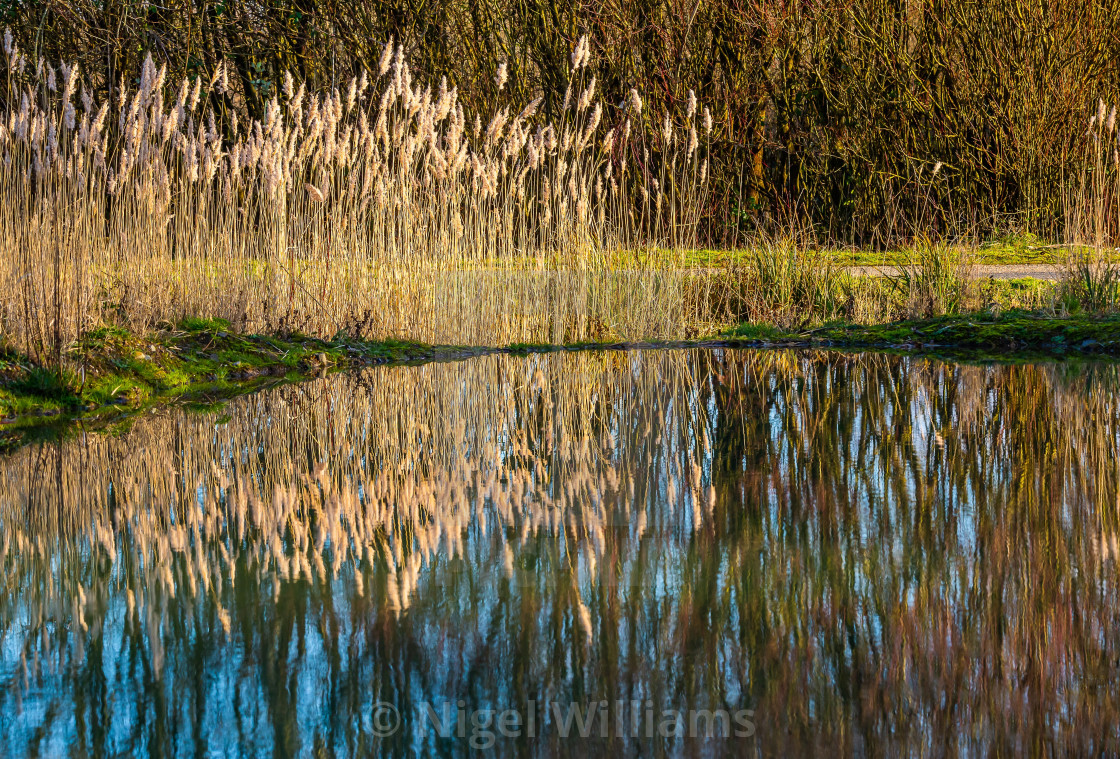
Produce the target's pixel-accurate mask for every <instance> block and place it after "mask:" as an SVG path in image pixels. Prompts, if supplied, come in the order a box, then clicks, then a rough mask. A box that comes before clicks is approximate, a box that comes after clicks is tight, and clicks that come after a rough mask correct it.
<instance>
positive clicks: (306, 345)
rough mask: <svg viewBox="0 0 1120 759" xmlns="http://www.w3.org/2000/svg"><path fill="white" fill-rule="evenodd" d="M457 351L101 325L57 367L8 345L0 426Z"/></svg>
mask: <svg viewBox="0 0 1120 759" xmlns="http://www.w3.org/2000/svg"><path fill="white" fill-rule="evenodd" d="M456 352H458V353H460V354H465V353H467V352H469V351H468V349H455V348H438V349H437V348H433V347H431V346H427V345H422V344H419V343H403V342H396V341H379V342H369V341H363V340H354V339H350V338H349V337H345V336H339V337H336V338H334V339H332V340H320V339H317V338H313V337H307V336H304V335H289V336H285V337H278V336H266V335H252V334H237V333H235V332H233V331H232V330H231V329H230V326H229V323H228V322H225V321H223V320H220V319H210V320H206V319H185V320H183V321H182V322H180V323H179V324H178V325H176V326H175V327H174V328H172V329H164V330H157V331H152V332H148V333H145V334H143V335H136V334H133V333H131V332H129V331H128V330H126V329H123V328H120V327H101V328H98V329H95V330H93V331H91V332H89V333H87V334H86V335H84V336H83V337H82V339H81V340H80V341H78V343H77V344H76V345H74V346H73V347H72V348H71V349H70V350H69V356H68V364H69V365H70V366H77V367H80V368H79V369H67V370H64V371H62V372H58V371H56V370H54V369H52V368H47V367H44V366H42V365H40V364H38V363H36V362H35V361H33V360H31V359H30V358H28V357H27V356H24V355H20V354H18V353H14V352H11V351H8V352H4V353H2V354H0V426H3V427H7V428H9V429H10V428H13V427H26V426H37V425H41V424H44V423H52V422H54V421H56V420H58V419H59V418H60V417H61V418H65V419H67V420H71V419H78V418H96V417H102V416H109V417H113V416H118V415H119V414H120V412H121V411H125V412H129V413H131V412H134V411H136V410H139V409H143V408H146V407H150V406H153V405H160V404H167V403H180V404H182V403H187V404H201V405H209V404H213V403H215V402H220V401H223V400H226V399H228V398H230V397H233V396H235V395H240V394H243V393H245V392H251V391H253V390H256V389H259V388H260V387H262V386H265V385H269V384H275V383H278V382H292V381H298V380H301V379H306V378H309V377H312V376H316V375H318V374H322V373H324V372H328V371H334V370H339V369H347V368H354V367H358V366H369V365H373V364H378V363H385V362H389V361H410V360H426V359H432V358H435V357H437V356H440V355H445V356H446V355H452V354H455V353H456Z"/></svg>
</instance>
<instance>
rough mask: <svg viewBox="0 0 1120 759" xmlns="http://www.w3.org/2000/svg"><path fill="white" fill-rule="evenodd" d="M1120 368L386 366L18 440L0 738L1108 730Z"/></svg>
mask: <svg viewBox="0 0 1120 759" xmlns="http://www.w3.org/2000/svg"><path fill="white" fill-rule="evenodd" d="M1118 390H1120V369H1118V365H1116V364H1109V363H1100V364H1096V363H1061V362H1054V363H1047V364H1025V365H989V366H986V365H958V364H953V363H946V362H941V361H938V360H934V359H924V358H908V357H901V356H891V355H883V354H872V353H865V354H843V353H835V352H824V351H745V350H744V351H735V350H720V349H714V350H713V349H709V350H674V351H634V352H622V351H604V352H582V353H556V354H542V355H532V356H527V357H513V356H505V355H492V356H484V357H478V358H472V359H469V360H465V361H461V362H448V363H431V364H426V365H420V366H394V367H377V368H373V369H369V370H366V371H363V372H360V373H352V374H341V375H333V376H329V377H325V378H322V379H319V380H315V381H311V382H307V383H304V384H299V385H287V386H282V387H278V388H274V389H271V390H267V391H264V392H261V393H258V394H256V395H252V396H248V397H244V398H241V399H238V400H235V401H233V402H231V403H229V404H228V405H226V406H225V407H223V408H222V409H220V410H218V411H209V412H198V411H186V410H177V409H176V410H168V411H163V412H158V413H154V414H149V415H147V416H144V417H142V418H138V419H136V420H134V421H132V422H131V423H130V424H129V425H128V426H127V427H122V428H120V429H115V430H101V431H89V432H87V431H81V430H78V431H75V432H74V433H73V434H71V435H70V436H68V437H66V438H64V439H61V440H51V441H49V442H43V443H38V444H35V445H29V446H25V447H23V448H20V449H18V450H16V451H12V452H9V453H8V454H6V455H5V456H3V457H2V458H0V499H2V500H0V566H2V568H3V572H2V574H0V745H2V746H4V747H5V749H4V751H6V752H7V754H6V755H11V756H36V755H37V756H56V755H75V756H78V755H81V756H85V755H93V756H109V755H118V754H121V755H153V756H168V755H183V756H186V755H192V756H201V755H206V756H236V755H253V756H257V755H273V756H355V755H363V756H364V755H375V754H376V755H382V756H397V755H400V756H406V755H417V754H419V755H431V754H436V753H440V754H450V755H466V754H468V753H471V752H472V750H473V749H476V748H478V749H490V750H491V751H492V752H495V753H497V754H501V755H508V754H517V755H541V756H551V755H572V756H597V755H611V756H651V755H667V756H678V755H681V756H707V755H713V756H714V755H727V754H736V755H745V754H751V755H757V754H763V755H770V754H802V753H817V752H821V751H829V752H841V751H842V752H843V753H854V754H880V753H884V752H902V751H905V752H910V753H919V752H922V753H934V754H957V753H988V752H995V753H1020V752H1028V751H1030V752H1035V753H1039V752H1074V753H1090V752H1091V753H1094V754H1100V753H1110V752H1116V751H1118V750H1120V720H1118V719H1117V716H1118V715H1120V689H1118V688H1117V687H1116V683H1117V682H1120V581H1118V577H1120V575H1118V563H1120V542H1118V535H1120V486H1118V483H1120V464H1118V462H1117V455H1116V451H1117V450H1118V448H1120V393H1118Z"/></svg>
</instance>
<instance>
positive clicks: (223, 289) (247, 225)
mask: <svg viewBox="0 0 1120 759" xmlns="http://www.w3.org/2000/svg"><path fill="white" fill-rule="evenodd" d="M4 47H5V62H6V71H5V77H6V82H7V89H6V96H5V97H4V98H3V102H2V104H0V153H2V158H3V160H2V162H0V198H2V202H0V206H2V208H0V246H2V249H3V251H4V255H3V257H2V259H0V292H2V293H3V294H2V295H0V332H2V334H3V335H4V336H5V338H6V340H7V341H8V342H9V343H10V345H11V346H12V347H14V348H16V349H18V350H21V351H25V352H27V353H29V354H31V355H33V356H34V357H36V358H39V359H53V360H54V361H55V362H56V363H62V361H63V358H64V353H65V348H66V347H67V346H68V345H69V344H71V343H72V342H73V341H74V340H75V339H76V338H77V337H78V336H79V335H80V334H82V333H83V332H84V331H86V330H88V329H90V328H92V327H94V326H96V325H99V324H101V323H104V322H113V323H119V324H122V325H125V326H128V327H131V328H134V329H138V330H145V329H150V328H152V327H156V326H159V325H165V324H174V323H175V322H176V321H177V320H178V319H180V318H182V317H185V316H199V317H220V318H224V319H228V320H229V321H230V322H231V324H233V325H234V327H235V328H237V329H239V330H249V331H259V332H273V331H281V332H283V331H287V332H295V331H301V332H305V333H310V334H315V335H321V336H332V335H334V334H336V333H338V332H339V331H346V332H348V333H350V334H352V335H354V336H361V337H366V338H382V337H393V338H401V339H411V340H420V341H426V342H439V343H457V344H477V343H486V344H503V343H511V342H573V341H580V340H588V339H599V338H603V337H626V338H639V337H645V338H655V337H672V336H677V335H680V334H681V332H682V331H684V330H687V329H694V328H695V327H696V325H697V324H698V323H707V322H710V321H711V319H710V318H708V317H707V316H706V315H705V314H703V313H701V312H700V311H698V307H699V304H700V301H699V300H698V299H697V298H695V297H688V296H686V294H685V293H686V291H690V292H691V291H694V290H695V289H696V283H695V280H697V279H703V278H704V277H705V276H706V275H705V274H704V273H702V272H700V273H697V272H692V273H688V272H683V271H681V270H680V268H679V267H678V266H677V265H676V263H677V259H678V257H679V256H678V254H677V252H679V251H683V250H684V249H686V248H694V247H695V240H696V231H697V224H698V217H699V213H700V210H701V207H702V205H703V203H704V197H705V187H706V186H707V174H708V163H707V158H706V150H707V148H706V145H707V142H708V139H709V135H710V134H711V130H712V119H711V115H710V114H709V112H708V111H707V109H706V108H701V106H700V105H699V104H698V103H697V101H696V98H695V96H694V95H693V96H691V97H690V98H689V100H688V102H687V103H686V104H685V105H684V106H682V112H681V113H679V114H669V113H663V114H652V113H648V112H646V111H645V109H644V108H643V102H642V98H641V96H640V95H639V93H638V92H637V91H632V92H631V93H630V97H629V99H628V100H627V102H626V103H625V104H623V105H622V106H621V107H618V108H615V107H612V108H610V109H609V111H610V114H612V115H610V116H608V115H607V109H604V106H603V104H602V103H601V102H599V100H598V99H597V97H598V93H597V85H596V80H595V78H594V77H593V76H591V75H589V74H587V63H588V58H589V47H588V43H587V40H586V38H585V39H583V40H582V41H581V42H580V44H579V45H578V46H577V47H576V50H575V51H574V53H573V55H572V58H571V71H570V77H569V78H570V82H571V84H570V86H569V88H568V91H567V93H566V94H565V96H564V100H563V104H562V108H561V109H560V110H559V113H558V114H557V115H556V116H555V118H554V119H552V120H546V119H544V118H543V117H542V116H541V115H540V114H538V113H537V109H538V106H539V104H540V103H541V98H540V97H538V98H536V99H535V100H532V101H531V102H528V103H513V102H503V101H501V100H499V101H497V102H495V103H494V105H493V109H492V111H491V112H490V113H487V114H469V113H467V112H466V111H465V110H464V108H463V107H462V105H461V104H460V103H459V101H458V96H457V91H456V90H455V88H454V87H449V86H448V84H447V81H446V78H445V79H443V80H442V81H440V82H439V83H438V84H436V83H424V82H419V81H414V80H413V77H412V74H411V72H410V69H409V66H408V63H407V61H406V60H405V58H404V50H403V48H402V47H401V46H399V45H397V46H394V45H393V44H391V43H390V44H386V45H385V46H384V49H383V52H382V55H381V58H380V64H379V67H378V70H377V73H376V75H375V76H368V75H365V74H363V75H362V76H361V77H360V78H354V79H351V80H350V81H349V83H348V84H346V85H345V86H342V87H341V88H336V89H334V90H332V91H329V92H321V93H313V92H309V91H308V90H307V88H306V87H305V85H303V84H300V83H297V82H295V81H293V79H292V77H291V76H290V75H285V77H284V82H283V87H282V92H280V93H278V94H277V95H276V96H275V97H273V98H272V99H271V100H270V101H269V103H268V107H267V111H266V114H265V116H264V118H263V119H261V120H252V121H248V122H239V120H238V118H237V116H236V115H233V116H231V117H229V118H226V115H225V114H224V113H223V112H221V111H219V110H216V109H215V108H214V107H212V106H211V102H212V100H213V99H212V98H210V97H205V98H204V97H202V93H203V91H204V90H205V92H206V93H207V94H208V95H209V94H210V93H212V92H217V93H222V92H226V91H228V90H229V87H230V85H229V81H228V76H229V74H228V72H227V71H226V70H225V69H224V68H221V67H219V68H218V69H217V70H216V71H215V73H214V74H213V76H212V77H211V78H210V79H209V81H208V82H206V81H203V80H202V79H201V78H195V79H193V81H192V80H184V81H182V82H181V83H179V84H178V85H177V86H173V84H172V83H170V82H167V81H166V69H165V68H157V67H156V66H155V65H154V64H153V63H152V61H151V59H150V58H149V59H148V60H147V61H146V62H145V64H144V66H143V69H142V71H141V72H140V77H139V84H138V87H137V88H136V89H135V91H130V89H129V86H128V83H127V81H124V80H122V82H121V86H120V87H119V88H118V90H117V92H118V93H119V96H118V97H117V99H116V100H114V101H113V102H97V101H96V100H95V99H94V97H93V96H92V95H91V94H89V91H88V90H87V88H86V85H85V84H83V82H82V76H81V72H80V71H79V70H78V67H77V66H75V65H66V64H61V65H59V66H58V68H57V69H56V68H54V67H52V66H51V64H49V63H47V62H44V61H42V60H39V61H31V60H29V59H28V57H27V55H26V54H25V53H24V52H22V51H21V50H20V49H19V48H18V46H17V45H16V44H15V43H13V42H12V39H11V35H7V37H6V38H5V45H4ZM495 77H496V80H497V81H498V82H499V84H501V83H502V82H504V80H505V78H506V68H505V66H504V65H502V66H500V67H499V68H498V70H497V72H496V74H495ZM499 89H500V88H499ZM608 120H609V122H610V123H608ZM654 248H656V249H658V250H659V251H660V253H659V255H657V256H645V255H643V254H642V251H644V250H646V249H654ZM666 251H668V252H667V253H666ZM620 252H621V253H620ZM620 261H621V262H623V263H621V264H620V263H619V262H620Z"/></svg>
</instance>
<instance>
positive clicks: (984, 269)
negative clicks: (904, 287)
mask: <svg viewBox="0 0 1120 759" xmlns="http://www.w3.org/2000/svg"><path fill="white" fill-rule="evenodd" d="M845 269H846V271H848V272H849V273H851V274H855V275H856V276H860V277H875V276H878V277H894V276H898V274H899V268H898V267H897V266H847V267H845ZM972 271H973V275H974V276H975V277H976V278H977V279H987V278H989V277H991V278H992V279H1022V278H1024V277H1033V278H1035V279H1045V280H1049V281H1051V282H1056V281H1057V280H1059V279H1061V278H1062V270H1061V267H1059V266H1055V265H1054V264H1003V265H993V264H978V265H977V266H975V267H973V270H972Z"/></svg>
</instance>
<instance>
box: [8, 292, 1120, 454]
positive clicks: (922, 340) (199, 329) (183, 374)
mask: <svg viewBox="0 0 1120 759" xmlns="http://www.w3.org/2000/svg"><path fill="white" fill-rule="evenodd" d="M702 346H730V347H735V346H739V347H809V346H812V347H836V348H845V349H863V350H886V351H892V352H907V353H926V354H928V353H936V354H943V355H948V356H958V357H969V358H1001V357H1002V358H1009V357H1010V358H1022V359H1030V358H1035V357H1040V356H1045V357H1066V356H1075V355H1080V356H1101V355H1109V356H1120V314H1106V315H1089V314H1078V315H1067V316H1056V315H1054V314H1051V313H1046V312H1042V311H1025V310H1010V311H1003V312H1000V313H998V314H993V313H991V312H974V313H965V314H956V315H949V316H937V317H931V318H923V319H908V320H903V321H893V322H886V323H879V324H855V323H851V322H843V321H834V322H830V323H828V324H825V325H822V326H818V327H814V328H809V329H796V328H788V327H786V328H783V327H778V326H774V325H773V324H768V323H749V322H748V323H743V324H740V325H738V326H737V327H734V328H731V329H728V330H725V331H724V332H722V333H719V334H716V335H713V336H709V337H705V338H701V339H694V340H681V341H649V342H628V341H621V342H619V341H614V342H579V343H569V344H549V343H540V344H528V343H518V344H512V345H507V346H500V347H497V346H496V347H493V348H478V347H460V346H431V345H424V344H421V343H406V342H399V341H378V342H371V341H366V340H360V339H354V338H350V337H348V336H343V335H340V336H337V337H335V338H334V339H331V340H321V339H317V338H313V337H308V336H304V335H289V336H283V337H280V336H266V335H254V334H238V333H236V332H234V331H233V330H231V328H230V326H229V324H228V323H227V322H224V321H222V320H203V319H186V320H183V321H182V322H180V323H179V324H178V325H176V326H175V327H174V328H173V329H164V330H157V331H153V332H149V333H145V334H143V335H136V334H133V333H130V332H128V331H127V330H125V329H122V328H119V327H103V328H99V329H96V330H93V331H92V332H90V333H88V334H86V335H85V336H84V337H83V338H82V339H81V340H80V341H79V342H78V343H77V344H76V345H75V346H74V347H73V348H71V350H70V355H69V362H70V364H71V365H72V366H80V367H81V368H80V369H78V370H66V371H63V372H61V373H59V372H57V371H55V370H53V369H50V368H46V367H44V366H41V365H39V364H37V363H35V362H34V361H32V360H31V359H29V358H27V357H26V356H21V355H18V354H16V353H13V352H6V353H3V354H0V428H2V429H4V430H5V431H6V432H5V441H6V442H7V443H8V444H16V441H17V440H19V439H22V437H23V433H24V432H25V431H27V430H29V429H35V428H44V427H50V426H59V425H61V426H64V427H68V426H70V425H71V424H72V423H73V422H75V421H78V420H81V421H83V422H85V423H90V424H111V423H113V422H114V421H116V420H120V419H123V418H128V417H131V416H133V415H135V414H136V413H137V412H140V411H143V410H145V409H149V408H152V407H156V406H163V405H172V404H174V405H181V406H183V405H185V406H194V407H203V408H205V407H211V406H214V405H217V404H221V403H223V402H225V401H227V400H229V399H230V398H233V397H235V396H238V395H242V394H245V393H249V392H253V391H256V390H259V389H261V388H263V387H267V386H270V385H275V384H278V383H284V382H297V381H300V380H304V379H308V378H311V377H314V376H319V375H321V374H323V373H326V372H330V371H339V370H345V369H355V368H361V367H366V366H372V365H376V364H384V363H396V362H423V361H430V360H438V359H455V358H463V357H467V356H472V355H477V354H480V353H485V352H493V351H500V352H506V353H512V354H527V353H536V352H547V351H555V350H596V349H632V348H674V347H680V348H684V347H702Z"/></svg>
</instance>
